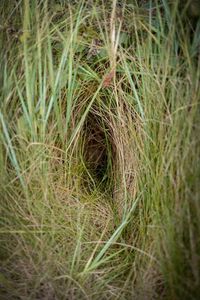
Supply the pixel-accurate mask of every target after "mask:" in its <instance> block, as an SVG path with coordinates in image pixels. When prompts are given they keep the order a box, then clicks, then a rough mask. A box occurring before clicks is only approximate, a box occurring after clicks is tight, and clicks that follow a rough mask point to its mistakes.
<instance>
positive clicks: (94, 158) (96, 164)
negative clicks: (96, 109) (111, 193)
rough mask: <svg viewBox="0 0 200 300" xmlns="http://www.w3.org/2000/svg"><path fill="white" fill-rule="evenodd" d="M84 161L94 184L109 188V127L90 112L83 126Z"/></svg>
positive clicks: (111, 149)
mask: <svg viewBox="0 0 200 300" xmlns="http://www.w3.org/2000/svg"><path fill="white" fill-rule="evenodd" d="M84 134H85V144H84V153H83V154H84V161H85V165H86V168H87V170H88V171H89V174H90V175H91V176H92V178H93V180H94V182H95V183H96V184H98V185H99V184H100V185H103V186H104V187H106V188H107V189H110V184H111V178H112V175H111V174H112V164H113V161H114V157H113V155H114V154H113V153H114V152H113V145H112V142H111V138H110V134H109V128H108V126H106V124H105V122H104V121H103V119H102V118H101V117H99V116H97V115H96V114H93V113H90V114H89V115H88V117H87V121H86V123H85V128H84Z"/></svg>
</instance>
